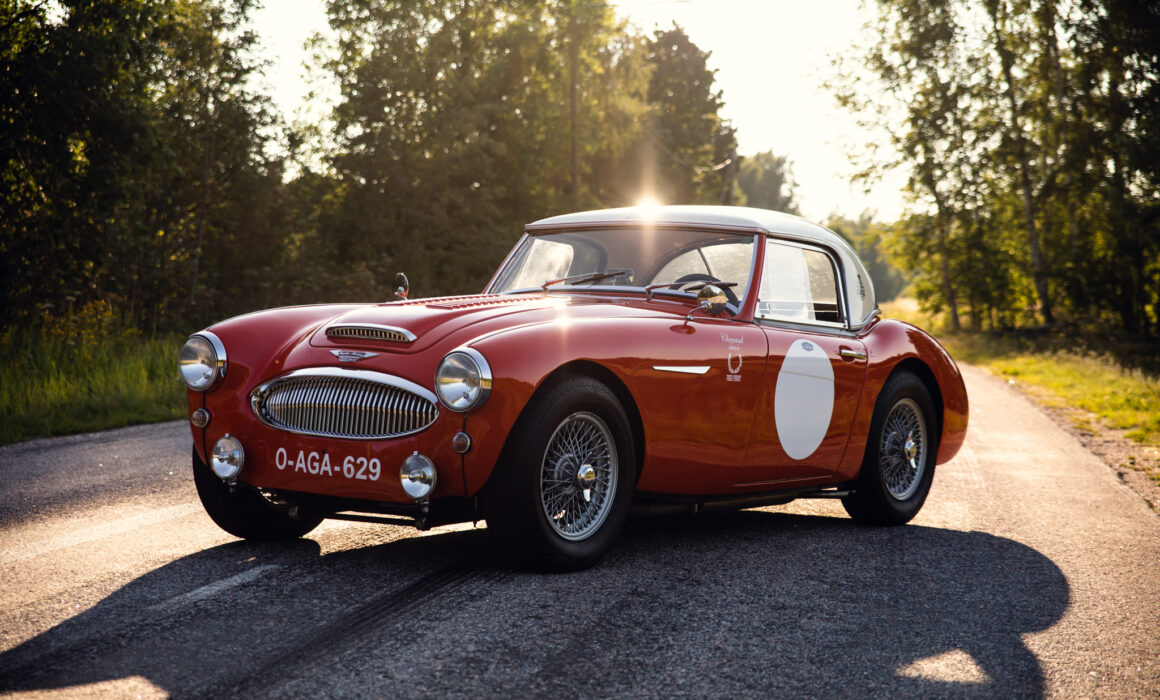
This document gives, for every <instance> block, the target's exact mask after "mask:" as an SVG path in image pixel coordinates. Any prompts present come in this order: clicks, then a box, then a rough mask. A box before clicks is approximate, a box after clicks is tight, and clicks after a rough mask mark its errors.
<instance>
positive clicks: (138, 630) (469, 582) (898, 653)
mask: <svg viewBox="0 0 1160 700" xmlns="http://www.w3.org/2000/svg"><path fill="white" fill-rule="evenodd" d="M380 541H381V540H380ZM1068 601H1069V588H1068V584H1067V581H1066V579H1065V578H1064V576H1063V574H1062V572H1061V571H1060V570H1059V568H1058V567H1057V566H1056V565H1055V564H1054V563H1053V562H1051V561H1050V560H1049V559H1047V558H1046V557H1044V556H1043V555H1042V554H1040V553H1038V552H1037V551H1035V550H1033V549H1031V548H1029V547H1026V546H1024V545H1022V544H1020V543H1018V542H1015V541H1013V540H1010V539H1004V538H1002V537H997V536H994V535H990V534H986V533H980V532H961V531H955V530H948V529H941V528H933V527H922V526H913V525H911V526H906V527H897V528H867V527H860V526H858V525H855V524H854V523H853V522H851V521H850V520H848V519H845V518H833V517H819V516H808V515H800V514H793V513H785V512H776V511H769V510H758V511H743V512H738V513H729V514H720V515H712V516H701V517H679V518H659V519H658V518H652V519H640V520H632V521H630V523H629V526H628V527H627V528H626V531H625V533H624V534H623V535H622V537H621V539H620V541H619V542H618V543H617V545H616V547H615V548H614V550H613V551H612V552H611V554H610V555H609V557H608V558H607V559H606V560H605V561H604V562H603V563H602V564H601V565H599V566H597V567H595V568H593V569H591V570H588V571H583V572H578V573H573V574H564V575H544V574H536V573H530V572H524V571H517V570H512V569H510V568H509V567H507V566H506V565H505V564H503V563H502V560H500V563H497V552H496V551H495V549H494V546H493V545H492V544H491V542H490V540H489V539H488V538H487V537H486V533H485V532H482V531H466V532H446V533H435V534H431V535H428V536H426V537H422V538H419V537H405V538H403V539H398V540H394V541H391V542H387V543H384V544H373V545H370V546H366V547H362V548H358V549H353V550H343V551H338V552H333V553H328V554H325V555H324V554H322V550H321V548H320V546H319V544H318V543H317V542H314V541H312V540H301V541H297V542H291V543H278V544H261V543H247V542H234V543H230V544H226V545H222V546H218V547H214V548H212V549H208V550H205V551H202V552H198V553H196V554H193V555H190V556H187V557H184V558H182V559H180V560H177V561H174V562H172V563H170V564H167V565H166V566H163V567H161V568H159V569H156V570H155V571H152V572H150V573H148V574H146V575H145V576H142V577H140V578H138V579H136V580H134V581H132V582H130V583H129V584H127V585H125V586H123V587H122V588H121V589H119V590H118V591H116V592H115V593H113V594H112V595H110V596H109V597H107V598H106V599H104V600H103V601H101V602H100V603H99V604H98V605H96V606H95V607H93V608H92V609H90V610H87V611H85V612H83V613H81V614H79V615H76V616H75V617H72V618H71V619H69V620H66V621H65V622H63V623H61V624H59V625H57V626H56V627H53V628H52V629H49V630H47V631H46V632H44V633H43V634H41V635H39V636H37V637H35V638H33V639H30V640H28V641H27V642H25V643H24V644H21V645H19V646H17V647H15V648H14V649H11V650H8V651H6V652H5V653H3V654H0V692H4V691H12V690H23V689H54V688H59V689H75V687H76V686H85V685H89V684H93V683H99V682H102V681H110V680H116V679H125V678H134V677H136V678H144V679H147V681H148V683H149V684H150V685H152V686H153V687H155V688H157V689H161V690H163V691H165V692H168V693H172V694H174V695H180V696H189V695H206V696H209V695H214V696H219V695H230V696H241V695H247V696H248V695H255V694H256V695H267V694H274V695H277V694H291V692H289V691H294V689H296V688H297V689H299V690H300V691H302V692H306V694H309V695H346V694H352V693H353V694H371V695H380V694H388V693H389V694H401V695H405V696H417V695H429V694H436V695H440V694H474V695H477V694H482V695H495V694H505V695H506V694H511V693H513V692H515V693H520V694H524V693H535V694H537V695H539V694H563V695H566V696H568V697H575V696H583V695H601V696H608V695H628V694H632V695H648V696H658V695H660V696H671V695H712V696H720V695H731V694H735V693H746V694H750V695H753V694H757V693H761V694H776V695H779V696H818V695H825V696H831V695H836V696H848V695H867V694H872V695H889V696H892V697H899V696H908V697H918V696H930V695H940V696H945V695H953V696H963V697H973V696H979V697H981V696H987V697H991V696H996V695H999V696H1010V695H1019V696H1024V695H1030V696H1036V695H1042V694H1043V693H1044V692H1045V681H1044V676H1043V671H1042V668H1041V666H1040V662H1039V660H1038V659H1037V658H1036V657H1035V655H1034V654H1033V653H1032V652H1031V651H1030V650H1029V649H1028V648H1027V646H1026V645H1025V644H1024V642H1023V635H1026V634H1028V633H1033V632H1037V631H1041V630H1044V629H1047V628H1049V627H1051V626H1052V625H1054V624H1055V623H1056V622H1057V621H1058V620H1059V619H1060V618H1061V617H1062V616H1063V614H1064V611H1065V610H1066V608H1067V606H1068ZM404 647H405V648H406V649H408V650H410V652H409V653H408V654H400V649H401V648H404ZM419 659H422V660H423V663H422V666H423V667H424V668H425V670H424V672H423V673H421V674H418V675H419V678H417V677H416V668H415V664H416V662H417V661H418V660H419ZM285 679H290V681H294V679H298V680H297V681H294V682H296V683H298V685H294V684H293V683H292V684H291V685H289V686H284V685H279V684H282V683H284V682H290V681H286V680H285ZM352 684H353V685H352ZM292 694H301V693H300V692H293V693H292Z"/></svg>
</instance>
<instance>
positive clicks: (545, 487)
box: [483, 377, 635, 571]
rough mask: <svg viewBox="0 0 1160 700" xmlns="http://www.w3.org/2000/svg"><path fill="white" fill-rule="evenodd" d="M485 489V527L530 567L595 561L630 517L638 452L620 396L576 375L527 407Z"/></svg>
mask: <svg viewBox="0 0 1160 700" xmlns="http://www.w3.org/2000/svg"><path fill="white" fill-rule="evenodd" d="M526 410H527V414H526V420H524V421H522V424H521V425H520V427H519V428H517V431H516V432H515V433H513V435H512V437H511V442H510V446H509V449H507V450H506V451H505V453H504V457H503V458H502V460H501V463H500V464H499V465H498V466H497V468H496V473H495V474H494V475H493V477H492V479H491V481H489V483H488V486H487V488H486V489H485V492H484V499H483V505H484V508H485V517H486V518H487V526H488V528H489V529H491V530H493V531H494V532H495V533H496V534H497V535H498V536H499V537H500V539H501V542H503V543H505V544H507V545H509V546H511V547H513V549H514V553H515V554H516V555H517V556H518V557H519V558H520V559H521V560H522V561H523V562H524V563H526V564H528V565H530V566H533V567H535V568H539V569H547V570H551V571H575V570H578V569H583V568H586V567H589V566H591V565H593V564H595V563H596V562H597V561H599V560H600V558H601V557H603V556H604V554H605V552H607V551H608V548H609V547H610V546H611V544H612V542H613V541H614V540H615V538H616V536H617V534H618V533H619V532H620V530H621V528H622V527H623V526H624V521H625V518H626V517H627V516H628V503H629V500H630V498H631V493H632V488H633V483H632V481H633V479H632V477H633V475H634V474H635V466H634V465H635V451H634V446H633V443H632V432H631V430H630V428H629V424H628V417H627V416H626V415H625V412H624V408H623V407H622V406H621V405H620V402H619V401H618V400H617V399H616V396H615V395H614V394H613V393H612V392H611V391H610V390H609V389H608V388H607V387H606V386H604V385H603V384H601V383H600V382H598V381H596V380H594V379H591V378H589V377H571V378H568V379H566V380H564V381H563V382H561V383H559V384H557V385H556V386H555V387H553V388H551V389H549V390H548V392H547V393H545V394H542V395H541V396H539V397H537V399H536V400H535V401H533V402H532V403H531V404H529V406H528V408H527V409H526Z"/></svg>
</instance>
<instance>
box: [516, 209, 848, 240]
mask: <svg viewBox="0 0 1160 700" xmlns="http://www.w3.org/2000/svg"><path fill="white" fill-rule="evenodd" d="M647 224H676V225H686V226H689V225H692V226H706V227H711V228H734V229H738V230H744V231H764V232H766V233H773V234H778V233H780V234H787V235H789V236H792V237H794V238H798V239H803V240H807V241H816V242H818V243H824V244H826V245H829V246H832V247H838V248H847V249H848V248H849V244H848V243H846V241H845V240H844V239H843V238H842V237H841V236H839V235H837V234H836V233H834V232H833V231H830V230H829V229H827V228H824V227H822V226H818V225H817V224H814V223H810V222H809V221H806V220H805V219H803V218H801V217H798V216H793V215H792V214H785V213H782V212H779V211H770V210H768V209H754V208H751V207H724V206H688V205H686V206H665V207H623V208H620V209H598V210H595V211H582V212H577V213H575V214H563V215H560V216H551V217H548V218H546V219H540V220H539V221H535V222H533V223H530V224H528V225H527V226H526V227H525V228H526V229H527V230H528V231H529V232H540V231H544V230H547V229H567V228H576V227H579V226H598V227H605V226H610V227H611V226H626V227H627V226H634V227H635V226H640V225H647Z"/></svg>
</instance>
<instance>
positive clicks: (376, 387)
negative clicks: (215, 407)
mask: <svg viewBox="0 0 1160 700" xmlns="http://www.w3.org/2000/svg"><path fill="white" fill-rule="evenodd" d="M250 406H251V408H253V410H254V414H255V415H257V417H258V418H259V419H260V420H261V421H262V422H263V423H265V424H267V425H269V426H272V427H274V428H278V429H280V430H288V431H290V432H292V433H302V434H306V435H319V436H322V437H335V438H347V439H352V440H353V439H358V440H379V439H383V438H391V437H399V436H401V435H410V434H411V433H417V432H419V431H420V430H423V429H424V428H426V427H427V426H429V425H431V424H432V423H434V422H435V418H436V417H438V415H439V408H438V405H437V403H436V399H435V395H434V394H432V393H431V392H430V391H428V390H427V389H424V388H423V387H421V386H419V385H418V384H415V383H413V382H409V381H407V380H405V379H402V378H400V377H394V376H391V375H388V374H381V373H379V372H371V371H366V370H340V369H336V368H325V367H324V368H318V369H309V370H298V371H296V372H291V373H289V374H285V375H283V376H281V377H278V378H277V379H274V380H271V381H269V382H266V383H265V384H263V385H262V386H260V387H258V388H257V389H255V390H254V392H253V393H252V394H251V395H250Z"/></svg>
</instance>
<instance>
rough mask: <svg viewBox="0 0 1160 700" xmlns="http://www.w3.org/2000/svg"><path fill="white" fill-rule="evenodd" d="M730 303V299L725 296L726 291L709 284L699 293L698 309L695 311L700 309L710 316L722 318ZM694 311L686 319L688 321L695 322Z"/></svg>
mask: <svg viewBox="0 0 1160 700" xmlns="http://www.w3.org/2000/svg"><path fill="white" fill-rule="evenodd" d="M728 303H729V299H728V298H727V297H726V296H725V292H724V290H722V289H721V288H720V287H718V286H716V285H712V284H707V285H705V286H704V287H702V288H701V291H700V292H697V308H696V309H693V311H697V310H698V309H699V310H701V311H704V312H705V313H707V314H709V315H710V316H720V315H721V314H723V313H725V308H726V304H728ZM693 311H690V312H689V315H688V316H686V317H685V320H686V321H691V320H693Z"/></svg>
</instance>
